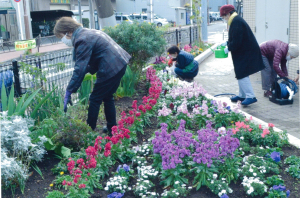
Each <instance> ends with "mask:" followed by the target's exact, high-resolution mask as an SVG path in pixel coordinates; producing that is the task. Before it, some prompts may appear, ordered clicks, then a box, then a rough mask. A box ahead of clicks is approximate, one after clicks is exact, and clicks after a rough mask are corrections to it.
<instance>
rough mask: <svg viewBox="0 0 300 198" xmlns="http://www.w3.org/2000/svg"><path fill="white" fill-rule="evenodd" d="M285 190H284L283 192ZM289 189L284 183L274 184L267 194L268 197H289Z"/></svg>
mask: <svg viewBox="0 0 300 198" xmlns="http://www.w3.org/2000/svg"><path fill="white" fill-rule="evenodd" d="M285 191H286V192H285ZM290 193H291V192H290V190H286V187H285V186H284V185H274V186H273V187H272V188H271V189H270V192H269V194H268V198H277V197H283V198H285V197H289V196H290Z"/></svg>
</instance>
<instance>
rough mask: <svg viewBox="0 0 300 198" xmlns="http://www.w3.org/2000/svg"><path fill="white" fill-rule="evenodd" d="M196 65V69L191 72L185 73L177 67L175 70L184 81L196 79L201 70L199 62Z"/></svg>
mask: <svg viewBox="0 0 300 198" xmlns="http://www.w3.org/2000/svg"><path fill="white" fill-rule="evenodd" d="M194 64H195V67H194V68H193V69H192V70H191V71H190V72H183V70H182V69H180V68H178V67H176V68H175V73H176V74H177V75H178V76H180V77H181V78H183V79H185V78H188V79H191V78H194V77H195V76H197V74H198V70H199V68H198V62H197V64H196V63H194Z"/></svg>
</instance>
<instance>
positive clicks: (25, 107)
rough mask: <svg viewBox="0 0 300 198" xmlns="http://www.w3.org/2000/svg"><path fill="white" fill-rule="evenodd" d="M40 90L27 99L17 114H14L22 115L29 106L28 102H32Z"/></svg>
mask: <svg viewBox="0 0 300 198" xmlns="http://www.w3.org/2000/svg"><path fill="white" fill-rule="evenodd" d="M40 90H41V88H39V89H38V90H36V91H35V92H33V93H32V94H31V95H30V96H29V97H28V98H27V100H26V101H25V102H24V104H23V106H22V108H21V109H20V111H19V112H16V113H17V114H18V115H21V116H22V115H24V113H25V110H26V109H27V107H28V105H29V104H30V102H31V101H32V99H33V98H34V97H35V96H36V95H37V94H38V92H39V91H40Z"/></svg>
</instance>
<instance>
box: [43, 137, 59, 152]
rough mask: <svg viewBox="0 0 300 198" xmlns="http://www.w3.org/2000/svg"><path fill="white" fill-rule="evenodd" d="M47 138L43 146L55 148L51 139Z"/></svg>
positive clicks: (49, 148)
mask: <svg viewBox="0 0 300 198" xmlns="http://www.w3.org/2000/svg"><path fill="white" fill-rule="evenodd" d="M47 139H48V140H47V142H45V143H44V145H45V148H46V149H47V150H54V149H55V148H56V146H55V145H54V144H53V142H52V141H51V139H50V138H47Z"/></svg>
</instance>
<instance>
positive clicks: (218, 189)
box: [208, 174, 233, 197]
mask: <svg viewBox="0 0 300 198" xmlns="http://www.w3.org/2000/svg"><path fill="white" fill-rule="evenodd" d="M217 177H218V175H217V174H213V178H212V179H210V178H208V187H209V189H210V190H211V191H212V192H213V193H215V194H217V195H218V196H219V197H222V196H223V197H225V196H224V195H226V196H227V194H228V193H232V192H233V190H232V189H231V188H230V187H229V186H228V183H227V182H226V179H225V178H222V179H221V180H218V179H217Z"/></svg>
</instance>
